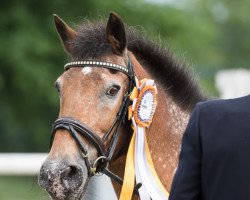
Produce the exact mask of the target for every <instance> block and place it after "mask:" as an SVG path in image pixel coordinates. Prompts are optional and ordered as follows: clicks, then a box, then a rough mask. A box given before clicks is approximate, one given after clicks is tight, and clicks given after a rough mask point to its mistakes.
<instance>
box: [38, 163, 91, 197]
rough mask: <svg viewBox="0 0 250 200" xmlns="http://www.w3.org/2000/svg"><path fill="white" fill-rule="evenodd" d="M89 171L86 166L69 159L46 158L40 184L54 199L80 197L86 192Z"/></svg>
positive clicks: (41, 170)
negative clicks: (68, 160)
mask: <svg viewBox="0 0 250 200" xmlns="http://www.w3.org/2000/svg"><path fill="white" fill-rule="evenodd" d="M87 179H88V173H87V168H86V166H84V167H83V166H81V165H79V164H76V163H68V162H67V161H61V162H57V161H54V160H53V161H50V160H46V161H45V162H44V163H43V165H42V167H41V169H40V174H39V184H40V186H41V187H42V188H44V189H45V190H46V191H47V192H48V193H49V194H50V196H51V197H52V199H54V200H65V199H67V200H70V199H78V198H79V197H80V196H81V195H82V194H83V192H84V188H85V185H86V184H87Z"/></svg>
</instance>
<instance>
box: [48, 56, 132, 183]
mask: <svg viewBox="0 0 250 200" xmlns="http://www.w3.org/2000/svg"><path fill="white" fill-rule="evenodd" d="M86 66H88V67H103V68H108V69H111V70H117V71H121V72H123V73H124V74H126V75H127V76H128V77H129V87H128V91H127V92H126V94H125V95H124V97H123V102H122V104H121V106H120V109H119V111H118V113H117V115H116V118H115V120H114V121H113V123H112V125H111V127H110V128H109V129H108V131H107V132H106V133H105V135H104V136H103V138H100V137H99V136H98V135H97V134H96V133H95V132H94V131H92V130H91V128H89V127H87V126H86V125H85V124H82V123H81V122H79V121H78V120H77V119H74V118H70V117H61V118H58V119H57V120H56V121H55V122H54V124H53V126H52V135H51V141H50V146H51V147H52V144H53V141H54V137H55V133H56V131H57V130H58V129H65V130H67V131H68V132H69V133H70V134H71V135H72V137H73V139H74V140H75V141H76V143H77V145H78V147H79V149H80V151H81V152H82V155H83V158H84V160H85V164H86V167H87V169H88V176H89V177H91V176H94V175H96V174H100V173H101V174H102V173H103V174H106V175H107V176H109V177H110V178H112V179H114V180H116V181H117V182H118V183H120V184H122V182H123V180H122V179H121V178H120V177H119V176H117V175H116V174H114V173H113V172H111V171H110V170H109V169H108V164H109V162H110V161H111V160H112V158H113V156H114V151H115V148H116V145H117V142H118V138H119V135H120V128H121V125H122V123H123V122H124V121H125V118H126V114H127V110H128V107H129V105H130V100H129V94H130V93H131V91H132V89H133V87H134V85H135V75H134V71H133V66H132V62H131V60H130V58H129V57H128V64H127V67H125V66H121V65H117V64H113V63H109V62H102V61H93V60H86V61H76V62H70V63H67V64H65V66H64V69H65V71H66V70H68V69H70V68H73V67H86ZM111 133H113V135H112V136H111V142H110V144H109V147H108V148H107V149H106V148H105V146H104V143H105V142H106V141H107V139H108V138H110V135H111ZM79 134H80V135H82V136H83V137H85V138H87V140H88V141H89V142H90V143H91V144H93V146H94V147H95V148H96V150H97V153H98V157H97V159H96V160H95V161H94V162H93V163H90V161H89V159H88V151H87V150H86V148H85V147H84V145H83V143H82V142H81V139H80V136H79Z"/></svg>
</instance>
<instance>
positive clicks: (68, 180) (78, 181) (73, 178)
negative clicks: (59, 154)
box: [60, 166, 83, 190]
mask: <svg viewBox="0 0 250 200" xmlns="http://www.w3.org/2000/svg"><path fill="white" fill-rule="evenodd" d="M60 177H61V181H62V183H63V184H64V187H65V189H67V190H74V189H76V188H78V187H80V186H81V185H82V182H83V171H82V169H81V168H80V167H78V166H68V167H66V168H65V169H64V170H63V171H62V173H61V176H60Z"/></svg>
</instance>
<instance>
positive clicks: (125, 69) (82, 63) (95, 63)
mask: <svg viewBox="0 0 250 200" xmlns="http://www.w3.org/2000/svg"><path fill="white" fill-rule="evenodd" d="M129 61H130V59H129ZM128 65H129V64H128ZM87 66H92V67H104V68H108V69H113V70H118V71H121V72H123V73H124V74H126V75H128V76H129V78H131V79H134V74H131V72H132V70H130V69H129V67H125V66H122V65H118V64H114V63H110V62H103V61H91V60H84V61H75V62H69V63H67V64H65V65H64V69H65V70H68V69H70V68H71V67H87Z"/></svg>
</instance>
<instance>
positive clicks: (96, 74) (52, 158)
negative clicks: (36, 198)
mask: <svg viewBox="0 0 250 200" xmlns="http://www.w3.org/2000/svg"><path fill="white" fill-rule="evenodd" d="M54 21H55V26H56V29H57V31H58V34H59V36H60V39H61V41H62V44H63V46H64V49H65V50H66V52H67V53H68V54H69V56H70V57H71V61H72V62H70V63H68V64H67V65H65V70H66V71H65V72H64V73H63V74H62V75H61V76H60V77H59V78H58V79H57V81H56V83H55V86H56V88H57V90H58V92H59V96H60V112H59V119H58V120H57V121H56V122H55V124H54V126H53V130H54V131H53V134H52V135H53V136H52V141H51V150H50V152H49V155H48V157H47V159H46V160H45V162H44V163H43V165H42V167H41V170H40V174H39V184H40V185H41V186H42V187H43V188H44V189H45V190H46V191H47V192H48V193H49V194H50V196H51V197H52V198H53V199H58V200H59V199H80V198H82V197H83V196H84V193H85V191H86V187H87V185H88V181H89V178H90V177H91V176H92V175H94V174H96V173H98V170H100V168H101V167H103V166H104V165H105V166H106V165H107V164H108V162H110V161H111V160H112V159H114V158H115V157H117V156H118V154H119V153H121V151H122V148H126V147H125V145H126V144H125V143H124V142H123V141H126V140H128V139H129V137H130V136H131V134H129V133H130V132H131V131H130V128H129V127H128V125H127V124H126V123H123V122H124V121H125V120H124V117H125V115H126V107H127V106H128V93H129V89H131V84H132V81H133V80H132V79H133V77H132V76H133V74H132V71H131V70H132V69H130V71H129V70H128V65H129V64H130V60H129V57H128V53H127V49H126V34H125V28H124V24H123V22H122V20H121V19H120V18H119V17H118V16H117V15H116V14H114V13H111V14H110V17H109V20H108V23H107V25H106V27H100V29H99V31H100V32H102V33H101V34H99V33H98V34H99V35H100V36H101V37H103V38H104V40H103V41H101V42H100V43H97V42H96V41H95V36H94V35H96V34H97V33H96V32H92V33H91V31H93V30H92V29H91V27H88V28H89V29H88V30H87V31H88V32H89V33H88V37H87V36H86V35H84V34H83V32H81V30H78V31H74V30H73V29H72V28H70V27H69V26H68V25H67V24H66V23H65V22H64V21H63V20H62V19H60V18H59V17H58V16H56V15H55V16H54ZM91 35H93V37H91ZM79 43H85V44H84V46H85V48H84V49H80V48H79V45H78V44H79ZM86 47H87V48H86ZM91 48H92V49H91ZM93 49H94V50H93ZM125 129H126V130H127V133H126V134H122V132H123V131H124V130H125ZM117 146H119V148H118V150H116V151H114V150H115V149H116V147H117ZM105 166H104V167H105Z"/></svg>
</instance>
